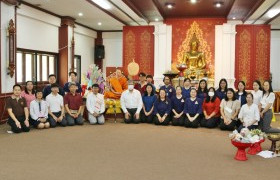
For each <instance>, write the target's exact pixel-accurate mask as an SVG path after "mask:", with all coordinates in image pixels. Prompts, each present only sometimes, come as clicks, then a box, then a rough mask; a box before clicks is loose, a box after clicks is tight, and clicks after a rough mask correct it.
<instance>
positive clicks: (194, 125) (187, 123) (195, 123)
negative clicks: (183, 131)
mask: <svg viewBox="0 0 280 180" xmlns="http://www.w3.org/2000/svg"><path fill="white" fill-rule="evenodd" d="M194 116H195V114H190V117H194ZM201 118H202V116H201V115H199V116H198V117H197V118H196V119H195V120H194V121H192V122H191V121H190V120H189V118H188V117H187V116H186V118H185V127H188V128H198V126H199V123H200V121H201Z"/></svg>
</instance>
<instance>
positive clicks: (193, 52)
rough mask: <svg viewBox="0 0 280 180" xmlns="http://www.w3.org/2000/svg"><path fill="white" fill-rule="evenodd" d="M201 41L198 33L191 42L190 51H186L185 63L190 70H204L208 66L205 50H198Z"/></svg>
mask: <svg viewBox="0 0 280 180" xmlns="http://www.w3.org/2000/svg"><path fill="white" fill-rule="evenodd" d="M198 47H199V41H198V39H197V38H196V35H195V34H194V35H193V38H192V40H191V42H190V51H189V52H186V53H184V56H183V63H185V64H186V65H187V67H188V69H189V70H190V71H196V70H203V69H205V67H206V62H205V56H204V53H203V52H199V51H198Z"/></svg>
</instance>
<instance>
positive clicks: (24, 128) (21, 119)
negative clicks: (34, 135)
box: [8, 116, 30, 133]
mask: <svg viewBox="0 0 280 180" xmlns="http://www.w3.org/2000/svg"><path fill="white" fill-rule="evenodd" d="M16 118H17V120H18V121H19V122H20V125H21V128H18V127H17V125H16V123H15V121H14V120H13V119H12V118H10V117H9V119H8V124H9V125H10V126H11V130H12V131H13V132H14V133H21V132H29V131H30V128H29V127H27V126H26V125H25V124H24V121H25V116H20V117H16Z"/></svg>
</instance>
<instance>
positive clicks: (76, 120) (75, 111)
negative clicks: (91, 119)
mask: <svg viewBox="0 0 280 180" xmlns="http://www.w3.org/2000/svg"><path fill="white" fill-rule="evenodd" d="M77 88H78V87H77V85H76V83H73V82H70V83H69V90H70V92H69V93H67V94H66V95H65V96H64V105H65V110H66V121H67V125H68V126H74V125H75V124H78V125H83V124H84V120H83V117H82V115H81V112H82V109H83V98H82V96H81V95H80V94H79V93H77V92H76V90H77Z"/></svg>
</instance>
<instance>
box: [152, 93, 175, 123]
mask: <svg viewBox="0 0 280 180" xmlns="http://www.w3.org/2000/svg"><path fill="white" fill-rule="evenodd" d="M170 112H171V102H170V100H169V99H168V98H167V96H166V93H165V90H164V89H160V90H159V97H158V99H157V100H156V101H155V104H154V123H155V124H156V125H165V126H167V125H168V124H169V122H170Z"/></svg>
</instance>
